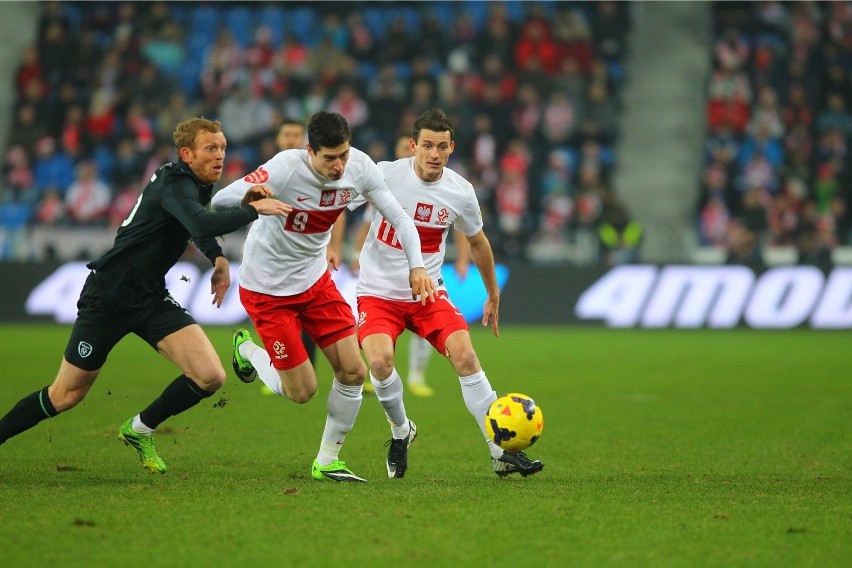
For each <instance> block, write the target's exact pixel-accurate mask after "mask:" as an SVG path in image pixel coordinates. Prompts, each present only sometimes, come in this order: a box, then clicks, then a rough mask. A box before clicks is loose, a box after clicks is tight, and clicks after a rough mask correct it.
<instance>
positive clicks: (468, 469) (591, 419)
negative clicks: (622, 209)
mask: <svg viewBox="0 0 852 568" xmlns="http://www.w3.org/2000/svg"><path fill="white" fill-rule="evenodd" d="M208 333H209V334H210V336H211V338H212V339H213V341H214V344H215V345H217V346H219V347H221V355H222V359H223V361H229V357H230V355H229V352H228V346H229V341H230V339H229V338H230V330H228V329H221V328H209V329H208ZM474 335H475V336H474V341H475V344H476V345H477V348H478V352H479V355H480V358H481V359H482V361H483V365H484V367H485V370H486V372H487V373H488V375H489V378H490V380H491V382H492V385H493V386H494V387H495V389H496V390H497V391H498V393H504V392H508V391H521V392H525V393H527V394H530V395H532V396H533V397H534V398H535V399H536V400H537V401H538V403H539V404H540V406H541V407H542V409H543V411H544V416H545V427H544V431H543V436H542V438H541V441H540V442H539V443H538V444H537V445H536V446H534V447H533V448H531V450H530V451H529V453H530V454H531V455H533V456H534V457H537V458H540V459H542V460H543V461H544V462H545V464H546V467H545V469H544V471H543V472H541V473H540V474H538V475H536V476H534V477H530V478H528V479H520V478H518V479H513V478H507V479H498V478H497V477H496V476H495V475H494V474H493V473H492V472H491V469H490V464H489V460H488V455H487V450H486V449H485V445H484V443H483V442H482V440H481V436H480V434H479V431H478V429H477V428H476V426H475V425H474V423H473V420H472V419H471V417H470V415H469V414H468V413H467V411H466V409H465V407H464V404H463V403H462V401H461V396H460V393H459V388H458V382H457V379H456V378H455V377H454V376H453V374H452V372H451V369H450V367H449V365H448V364H447V363H446V362H445V361H443V360H441V359H439V358H437V357H436V358H434V359H433V362H432V365H431V367H430V371H429V380H430V383H431V384H432V385H433V386H434V387H436V389H437V394H436V396H435V397H433V398H430V399H418V398H414V397H411V396H407V397H406V405H407V408H408V411H409V414H410V415H411V417H412V418H413V419H414V420H415V421H416V422H417V424H418V430H419V434H420V436H419V437H418V440H417V442H416V443H415V444H414V445H413V446H412V448H411V452H410V464H411V465H410V469H409V472H408V474H407V475H406V477H405V479H402V480H389V479H387V478H386V474H385V471H384V458H385V455H386V449H385V447H384V442H385V441H386V440H387V438H388V437H389V433H388V429H387V424H386V422H385V421H384V417H383V414H382V413H381V409H380V407H379V405H378V403H377V402H376V401H375V400H374V398H372V397H371V396H365V399H364V405H363V406H362V410H361V414H360V416H359V419H358V422H357V423H356V425H355V430H354V431H353V432H352V433H351V434H350V435H349V437H348V438H347V442H346V446H345V448H344V450H343V453H342V455H341V457H342V458H343V459H345V460H346V461H347V463H348V464H349V465H350V466H351V467H352V468H353V470H354V471H355V472H356V473H359V474H360V475H363V476H365V477H367V478H368V479H369V480H370V483H366V484H331V483H321V482H316V481H313V480H312V479H311V478H310V474H309V466H310V463H311V461H312V460H313V458H314V456H315V454H316V451H317V447H318V444H319V437H320V434H321V431H322V426H323V421H324V417H325V396H326V393H327V391H328V386H329V383H330V378H329V374H330V372H329V369H328V366H327V364H326V363H325V362H323V363H322V364H321V365H320V368H319V374H320V377H321V382H322V386H321V387H320V392H319V393H318V395H317V397H316V398H315V399H314V400H313V401H311V402H310V403H308V404H306V405H303V406H297V405H295V404H292V403H289V402H288V401H286V400H283V399H280V398H276V397H267V396H263V395H261V394H260V389H259V387H258V386H256V385H244V384H242V383H239V382H238V381H237V380H235V379H229V382H228V383H227V384H226V386H225V387H224V389H223V390H221V391H220V392H219V393H217V394H216V395H214V397H213V398H212V399H210V400H208V401H205V402H204V403H203V404H201V405H199V406H198V407H196V408H194V409H192V410H190V411H188V412H186V413H184V414H182V415H180V416H177V417H174V418H172V419H170V420H169V421H167V422H166V423H165V424H164V425H163V427H161V432H160V434H159V435H158V442H159V446H160V450H161V452H160V453H161V455H162V456H163V457H164V459H165V460H166V462H167V463H168V464H169V467H170V471H169V472H168V473H167V474H166V475H164V476H159V475H151V474H148V473H147V472H145V471H144V470H143V469H142V468H141V467H140V465H139V462H138V460H137V458H136V454H135V452H133V451H132V450H131V449H129V448H125V447H124V446H123V445H122V444H121V443H120V442H118V441H117V440H116V435H117V427H118V425H119V424H120V423H121V422H122V421H123V420H125V419H126V418H127V417H129V416H131V415H133V414H135V413H137V412H138V411H139V410H140V409H141V408H143V407H144V406H145V405H147V403H148V402H149V401H150V400H151V399H152V398H153V397H154V396H156V395H157V394H159V392H160V391H161V389H162V388H163V387H164V386H165V385H166V383H167V382H168V381H169V380H170V379H171V378H173V377H174V376H175V375H176V374H177V373H176V372H175V371H174V370H173V369H172V368H171V367H170V366H169V364H167V363H166V362H165V361H163V360H161V359H160V358H158V357H156V356H155V355H154V354H153V352H151V351H150V348H148V347H147V346H146V345H144V344H143V343H142V342H141V341H140V340H138V339H136V338H128V339H126V340H125V341H124V342H123V343H122V344H120V346H119V348H118V349H117V350H116V351H115V352H114V353H113V355H112V357H111V359H110V361H109V362H108V363H107V366H106V367H105V370H104V372H103V373H102V375H101V377H100V378H99V379H98V382H97V383H96V385H95V387H94V388H93V389H92V391H91V393H90V395H89V397H88V398H87V399H86V400H85V401H84V403H83V404H82V405H81V406H80V407H78V408H77V409H75V410H73V411H71V412H69V413H67V414H65V415H61V416H59V417H57V418H55V419H52V420H49V421H46V422H43V423H41V424H40V425H38V426H37V427H36V428H34V429H33V430H30V431H28V432H26V433H24V434H22V435H20V436H18V437H16V438H13V439H12V440H10V441H9V442H7V443H6V444H4V445H3V446H0V503H2V506H0V566H86V567H98V566H105V567H112V566H150V565H158V566H329V565H337V566H379V565H383V566H384V565H387V566H431V567H440V566H593V567H600V566H639V567H641V566H671V567H685V566H720V567H722V566H724V567H728V566H766V567H776V566H791V567H800V566H813V567H826V566H848V565H849V564H848V562H849V559H850V557H852V475H850V474H852V381H850V368H852V364H850V363H852V361H851V360H850V359H852V356H850V350H849V334H848V333H845V332H843V333H841V332H837V333H834V332H812V331H804V330H802V331H790V332H780V333H773V332H758V331H750V330H737V331H725V332H713V331H691V332H677V331H653V332H652V331H636V330H617V331H616V330H605V329H584V328H528V327H505V328H504V329H502V333H501V337H500V339H494V338H493V337H490V336H489V335H488V334H487V333H485V332H484V331H483V330H481V329H476V330H475V331H474ZM67 336H68V328H65V327H60V326H32V327H10V326H5V327H0V345H2V347H1V348H0V349H2V355H3V362H4V365H3V367H4V373H3V380H2V381H0V413H5V412H6V411H7V410H8V409H9V408H10V407H11V406H12V405H13V404H14V403H15V402H17V400H18V399H20V398H21V397H22V396H24V395H25V394H28V393H30V392H32V391H34V390H36V389H37V388H39V387H41V386H43V385H44V384H47V383H49V382H50V381H51V380H52V378H53V374H54V372H55V370H56V368H57V365H58V362H59V358H60V357H61V352H62V350H63V347H64V344H65V341H66V339H67ZM406 344H407V340H406V341H404V342H403V343H402V344H401V349H400V353H401V360H400V361H398V366H399V368H400V370H401V371H404V370H405V360H404V359H405V357H404V354H405V352H406V349H405V346H406ZM228 367H229V365H227V366H226V368H228Z"/></svg>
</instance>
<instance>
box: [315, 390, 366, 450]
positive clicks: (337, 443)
mask: <svg viewBox="0 0 852 568" xmlns="http://www.w3.org/2000/svg"><path fill="white" fill-rule="evenodd" d="M361 392H362V387H361V385H356V386H351V387H350V386H346V385H344V384H342V383H340V382H338V380H337V379H334V381H333V382H332V384H331V390H330V391H329V393H328V401H327V403H326V407H327V408H328V416H327V417H326V419H325V430H323V432H322V442H321V443H320V450H319V453H318V454H317V462H319V464H320V465H329V464H332V463H334V462H335V461H337V456H338V455H339V454H340V448H341V446H343V442H344V440H346V434H348V433H349V432H350V431H351V430H352V427H353V426H354V425H355V418H356V417H357V416H358V410H359V409H360V408H361V399H362V394H361Z"/></svg>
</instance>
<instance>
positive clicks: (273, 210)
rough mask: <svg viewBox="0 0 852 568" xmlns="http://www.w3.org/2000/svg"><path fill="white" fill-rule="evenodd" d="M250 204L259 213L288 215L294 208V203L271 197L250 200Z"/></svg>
mask: <svg viewBox="0 0 852 568" xmlns="http://www.w3.org/2000/svg"><path fill="white" fill-rule="evenodd" d="M249 205H251V206H252V207H254V208H255V209H256V210H257V214H258V215H287V214H288V213H290V212H291V211H292V210H293V206H292V205H287V204H286V203H284V202H283V201H278V200H277V199H274V198H270V197H264V198H263V199H257V200H255V201H252V202H250V203H249Z"/></svg>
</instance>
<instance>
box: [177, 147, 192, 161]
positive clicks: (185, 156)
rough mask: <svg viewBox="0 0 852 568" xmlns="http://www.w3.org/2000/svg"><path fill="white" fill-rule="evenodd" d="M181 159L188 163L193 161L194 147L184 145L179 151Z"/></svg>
mask: <svg viewBox="0 0 852 568" xmlns="http://www.w3.org/2000/svg"><path fill="white" fill-rule="evenodd" d="M178 155H179V156H180V159H181V160H183V161H184V162H186V163H187V164H188V163H190V162H191V161H192V148H190V147H189V146H183V147H182V148H181V149H180V151H179V152H178Z"/></svg>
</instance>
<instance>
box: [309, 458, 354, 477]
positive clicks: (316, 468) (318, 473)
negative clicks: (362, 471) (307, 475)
mask: <svg viewBox="0 0 852 568" xmlns="http://www.w3.org/2000/svg"><path fill="white" fill-rule="evenodd" d="M311 476H312V477H313V478H314V479H327V480H329V481H356V482H366V481H367V480H366V479H364V478H362V477H358V476H357V475H355V474H354V473H352V470H350V469H349V468H348V467H346V462H342V461H340V460H337V461H336V462H334V463H331V464H329V465H320V464H319V462H318V461H317V460H314V463H313V465H312V466H311Z"/></svg>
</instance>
